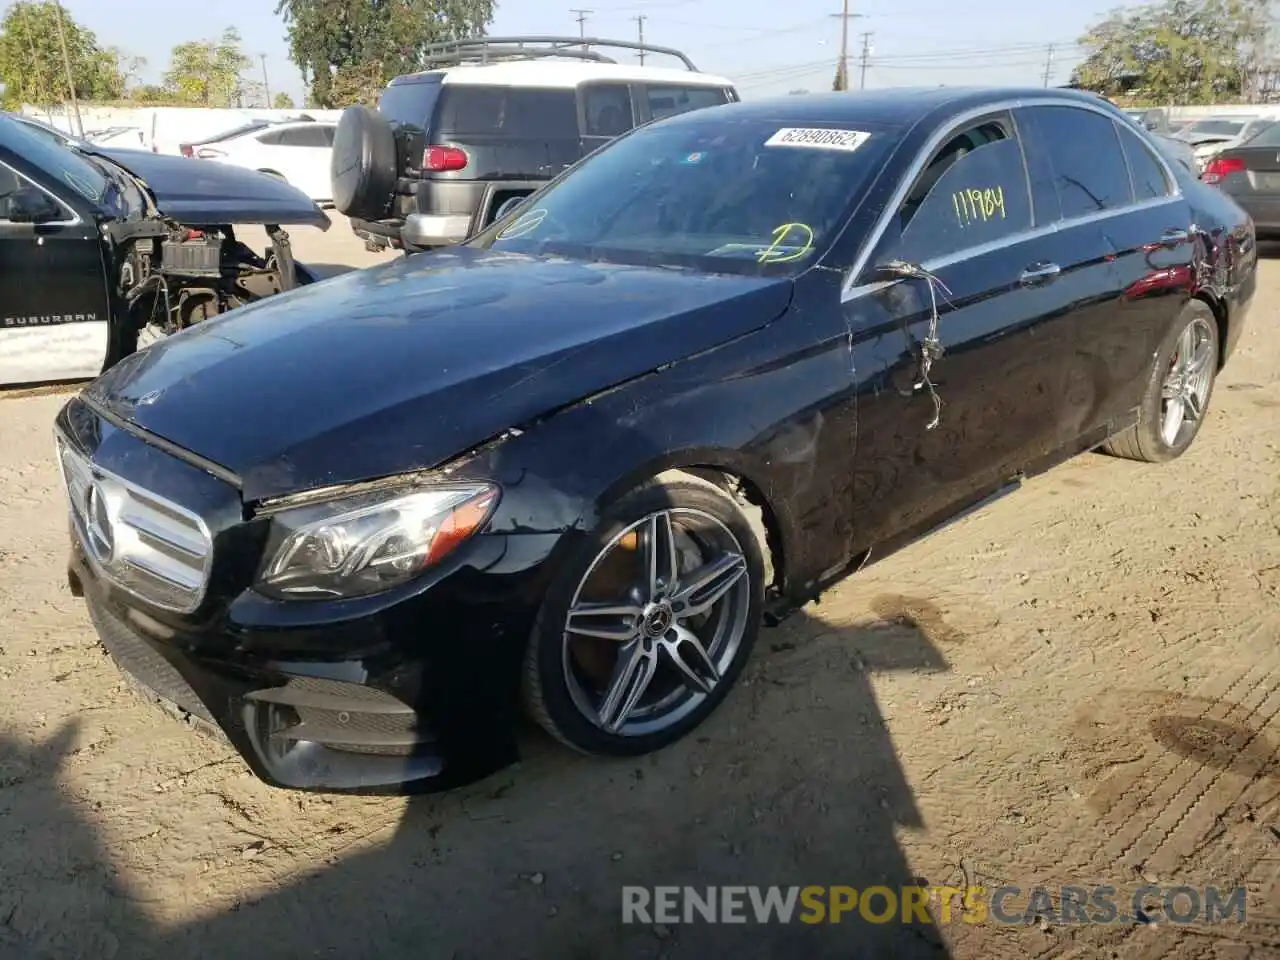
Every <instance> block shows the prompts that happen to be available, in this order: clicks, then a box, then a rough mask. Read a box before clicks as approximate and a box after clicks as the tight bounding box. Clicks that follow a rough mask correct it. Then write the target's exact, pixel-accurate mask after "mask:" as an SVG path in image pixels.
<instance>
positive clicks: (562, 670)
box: [524, 473, 764, 756]
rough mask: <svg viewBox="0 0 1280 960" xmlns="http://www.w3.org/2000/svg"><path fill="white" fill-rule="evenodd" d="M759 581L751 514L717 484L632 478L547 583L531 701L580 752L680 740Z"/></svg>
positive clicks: (720, 692) (719, 695) (535, 640)
mask: <svg viewBox="0 0 1280 960" xmlns="http://www.w3.org/2000/svg"><path fill="white" fill-rule="evenodd" d="M763 581H764V576H763V559H762V555H761V548H760V545H759V543H758V542H757V540H756V536H755V533H754V532H753V530H752V526H751V524H750V521H749V520H748V519H747V517H746V516H745V515H744V513H743V512H742V510H741V509H740V508H739V507H738V504H737V503H736V502H735V501H734V499H733V498H732V497H730V496H729V495H728V494H726V493H725V492H724V491H722V490H720V488H718V487H716V486H715V485H714V484H712V483H710V482H708V481H705V480H702V479H700V478H697V477H693V476H690V475H687V474H679V473H669V474H664V475H663V477H662V478H660V479H657V480H653V481H650V482H649V483H647V484H645V485H643V486H641V487H639V488H637V489H636V490H634V491H632V492H631V493H629V494H627V495H626V496H624V497H622V498H621V499H620V500H618V501H617V502H616V503H615V504H614V505H613V507H612V508H611V509H609V510H608V511H607V512H606V514H605V516H604V518H603V520H602V521H601V523H600V525H599V526H598V527H597V529H596V531H595V532H594V533H593V534H592V535H591V536H590V537H589V538H587V540H586V541H585V542H584V543H582V544H580V545H579V547H578V549H577V550H576V552H575V554H574V555H573V556H572V557H571V558H570V559H569V561H568V562H567V563H566V564H565V565H564V568H563V569H562V571H561V572H560V574H559V575H558V576H557V578H556V579H555V581H554V582H553V584H552V587H551V589H550V590H548V592H547V596H546V598H545V600H544V602H543V607H542V610H541V612H540V614H539V616H538V619H537V623H536V625H535V627H534V630H533V635H532V637H531V638H530V642H529V647H528V651H527V655H526V660H525V677H524V693H525V701H526V703H527V705H528V708H529V710H530V712H531V713H532V715H533V717H534V718H535V719H536V720H537V721H538V723H539V724H541V725H542V726H543V727H544V728H545V729H546V730H547V731H548V732H550V733H551V734H552V735H553V736H555V737H556V738H558V739H559V740H561V741H562V742H564V743H566V744H568V745H569V746H571V747H574V748H575V749H577V750H581V751H583V752H584V753H592V754H611V755H623V756H625V755H631V756H634V755H638V754H643V753H649V752H651V751H653V750H657V749H659V748H661V747H663V746H666V745H667V744H669V743H672V742H674V741H675V740H678V739H680V738H681V737H683V736H684V735H686V734H687V733H689V732H690V731H691V730H693V729H694V728H695V727H697V726H698V725H699V724H701V723H702V721H703V720H705V719H706V718H707V717H708V716H710V714H711V713H712V712H713V711H714V710H715V709H716V707H717V706H718V705H719V704H720V702H721V701H722V700H723V699H724V697H725V696H726V695H727V694H728V692H729V689H730V688H731V687H732V686H733V684H734V682H735V681H736V680H737V678H738V675H739V673H741V671H742V668H743V666H744V665H745V663H746V660H747V657H748V656H749V654H750V651H751V647H752V646H753V644H754V643H755V639H756V635H757V633H758V632H759V628H760V605H761V600H762V588H763Z"/></svg>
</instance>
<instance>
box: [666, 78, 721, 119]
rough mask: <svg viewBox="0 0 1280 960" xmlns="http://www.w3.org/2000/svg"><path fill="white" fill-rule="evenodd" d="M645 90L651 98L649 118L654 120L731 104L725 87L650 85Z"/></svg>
mask: <svg viewBox="0 0 1280 960" xmlns="http://www.w3.org/2000/svg"><path fill="white" fill-rule="evenodd" d="M645 89H646V91H647V96H648V98H649V116H650V117H651V118H652V119H654V120H661V119H662V118H663V117H671V116H674V115H675V114H677V113H686V112H688V111H689V110H700V109H702V108H703V107H717V106H719V105H720V104H722V103H728V102H729V95H728V93H726V92H725V90H724V88H723V87H677V86H665V85H663V86H657V85H654V84H649V85H648V86H647V87H646V88H645Z"/></svg>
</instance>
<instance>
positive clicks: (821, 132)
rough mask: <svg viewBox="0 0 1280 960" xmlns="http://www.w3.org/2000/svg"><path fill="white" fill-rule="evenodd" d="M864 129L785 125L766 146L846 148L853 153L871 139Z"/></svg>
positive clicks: (824, 148) (767, 141)
mask: <svg viewBox="0 0 1280 960" xmlns="http://www.w3.org/2000/svg"><path fill="white" fill-rule="evenodd" d="M870 137H871V134H869V133H867V132H865V131H863V130H832V129H831V128H830V127H783V128H782V129H781V130H779V131H778V132H777V133H775V134H774V135H773V136H771V137H770V138H769V139H768V140H766V141H765V142H764V145H765V146H766V147H812V148H814V149H816V150H844V151H845V152H846V153H852V152H853V151H854V150H857V149H858V148H859V147H860V146H862V145H863V144H864V143H866V142H867V140H868V139H870Z"/></svg>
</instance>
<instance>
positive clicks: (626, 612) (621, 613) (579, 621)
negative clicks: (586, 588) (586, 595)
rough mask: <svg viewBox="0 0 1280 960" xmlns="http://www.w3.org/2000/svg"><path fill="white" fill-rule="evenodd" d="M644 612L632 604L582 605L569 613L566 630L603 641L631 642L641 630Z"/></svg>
mask: <svg viewBox="0 0 1280 960" xmlns="http://www.w3.org/2000/svg"><path fill="white" fill-rule="evenodd" d="M643 616H644V611H643V610H641V609H640V608H639V607H635V606H631V605H630V604H618V603H580V604H578V605H577V606H576V607H574V608H573V609H572V610H570V611H569V616H568V619H567V620H566V622H565V629H566V630H568V631H569V632H570V633H577V634H581V635H582V636H585V637H599V638H600V639H601V640H616V641H618V642H619V643H621V642H623V641H626V640H630V639H631V638H632V637H634V636H635V635H636V632H637V631H638V630H639V628H640V620H641V618H642V617H643Z"/></svg>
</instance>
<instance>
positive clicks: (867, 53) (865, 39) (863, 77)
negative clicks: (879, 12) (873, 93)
mask: <svg viewBox="0 0 1280 960" xmlns="http://www.w3.org/2000/svg"><path fill="white" fill-rule="evenodd" d="M870 57H871V33H870V31H868V32H867V33H864V34H863V35H862V70H861V74H860V76H859V77H858V89H859V90H865V89H866V88H867V60H868V59H869V58H870Z"/></svg>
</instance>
